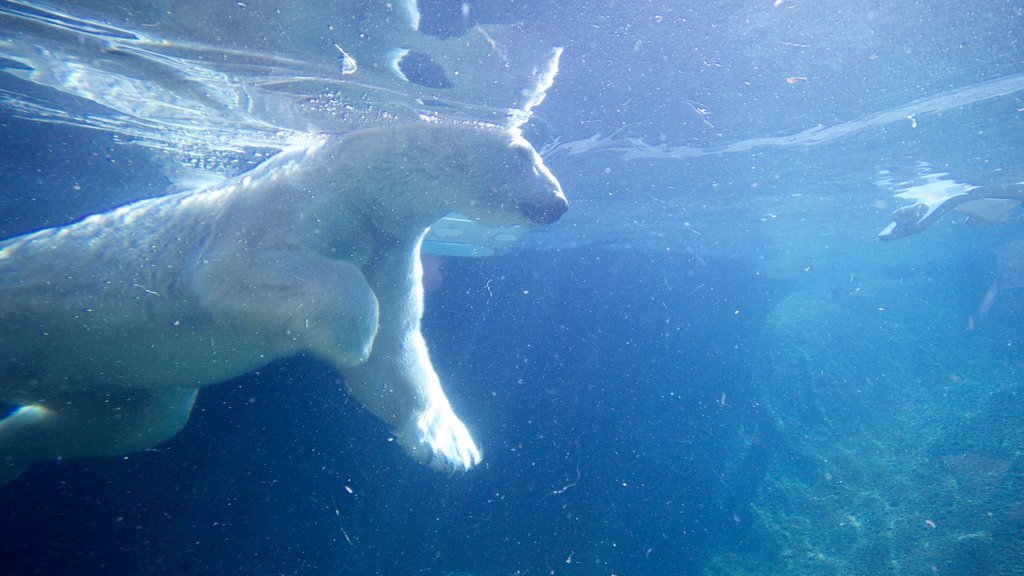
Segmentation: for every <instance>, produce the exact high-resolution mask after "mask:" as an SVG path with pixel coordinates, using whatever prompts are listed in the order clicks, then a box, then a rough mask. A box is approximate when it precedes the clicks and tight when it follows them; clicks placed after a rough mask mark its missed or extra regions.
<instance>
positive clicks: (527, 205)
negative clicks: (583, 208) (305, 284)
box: [439, 124, 568, 226]
mask: <svg viewBox="0 0 1024 576" xmlns="http://www.w3.org/2000/svg"><path fill="white" fill-rule="evenodd" d="M449 129H450V130H451V131H452V134H451V136H454V140H449V141H447V142H439V146H444V147H446V148H447V150H446V151H445V153H444V156H445V159H444V163H443V164H442V167H444V168H446V171H447V174H446V175H445V176H444V177H442V178H440V179H439V180H440V181H443V182H444V185H445V186H446V187H447V188H448V190H447V195H448V196H449V199H448V200H449V202H450V205H449V208H450V209H451V210H452V211H456V212H459V213H461V214H463V215H466V216H469V217H471V218H475V219H478V220H480V221H482V222H484V223H486V224H492V225H499V226H508V225H520V226H535V225H541V224H550V223H552V222H554V221H556V220H558V219H559V218H560V217H561V216H562V214H563V213H565V211H566V209H567V208H568V203H567V202H566V199H565V196H564V195H563V193H562V187H561V186H560V185H559V183H558V180H556V179H555V177H554V176H553V175H552V174H551V171H550V170H548V167H547V166H545V165H544V160H543V159H541V157H540V154H538V153H537V151H536V150H534V148H533V146H531V145H530V143H529V142H527V141H526V139H525V138H523V137H522V136H521V135H520V134H519V133H518V131H512V130H507V129H504V128H500V127H496V126H489V125H479V124H466V125H458V126H454V127H449ZM445 140H448V137H447V136H445Z"/></svg>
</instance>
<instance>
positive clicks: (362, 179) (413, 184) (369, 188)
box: [329, 121, 568, 231]
mask: <svg viewBox="0 0 1024 576" xmlns="http://www.w3.org/2000/svg"><path fill="white" fill-rule="evenodd" d="M338 146H339V147H338V149H337V150H336V152H332V154H331V156H332V157H335V158H336V159H337V161H336V162H335V163H334V167H333V170H332V174H330V175H329V180H330V181H334V182H339V183H345V184H346V185H347V188H348V190H353V189H355V190H359V194H358V196H359V197H360V199H361V201H364V202H366V203H367V204H369V205H368V206H366V207H365V208H366V212H367V213H368V214H370V218H371V220H372V221H373V222H374V223H375V225H376V226H377V227H378V228H380V229H383V230H391V231H393V230H397V229H410V228H420V229H423V228H426V227H427V226H430V225H431V224H433V223H434V222H436V221H437V220H438V219H440V218H441V217H443V216H445V215H447V214H450V213H452V212H458V213H460V214H462V215H464V216H467V217H469V218H473V219H476V220H480V221H481V222H482V223H484V224H490V225H493V226H512V225H519V226H536V225H541V224H550V223H551V222H554V221H555V220H558V218H559V217H560V216H561V215H562V214H563V213H564V212H565V211H566V209H567V208H568V204H567V203H566V200H565V196H564V195H563V194H562V188H561V186H560V185H559V184H558V180H556V179H555V177H554V176H552V175H551V171H549V170H548V168H547V166H545V165H544V161H543V160H542V159H541V157H540V155H539V154H538V153H537V151H536V150H534V149H533V146H531V145H530V143H529V142H527V141H526V140H525V139H524V138H523V137H522V136H521V135H520V134H519V133H518V131H516V130H509V129H506V128H502V127H499V126H494V125H488V124H481V123H470V122H455V121H444V122H441V121H438V122H426V121H424V122H417V123H413V124H401V125H388V126H384V127H380V128H374V129H369V130H364V131H361V132H356V133H352V134H350V135H348V136H346V137H345V138H344V139H343V140H341V141H339V143H338ZM348 198H349V201H352V197H351V196H349V197H348Z"/></svg>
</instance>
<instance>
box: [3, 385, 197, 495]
mask: <svg viewBox="0 0 1024 576" xmlns="http://www.w3.org/2000/svg"><path fill="white" fill-rule="evenodd" d="M90 393H91V394H90ZM195 398H196V390H195V389H183V388H174V389H171V390H145V389H140V390H135V389H110V390H104V389H92V390H89V391H83V394H82V397H77V396H76V397H72V398H63V399H61V400H60V401H57V402H46V403H38V404H32V405H29V406H22V407H20V408H18V409H17V410H15V411H14V412H13V413H12V414H11V415H10V416H8V417H7V418H4V419H3V420H0V486H2V485H4V484H6V483H8V482H10V481H12V480H14V479H15V478H17V477H18V475H19V474H21V472H22V471H23V470H24V469H25V468H26V467H27V466H29V465H30V464H32V463H34V462H41V461H45V460H55V459H59V458H83V457H104V456H121V455H124V454H129V453H131V452H136V451H139V450H143V449H145V448H150V447H152V446H155V445H157V444H159V443H161V442H163V441H165V440H168V439H170V438H171V437H173V436H174V435H175V434H177V433H178V432H179V431H180V430H181V429H182V428H183V427H184V426H185V424H186V423H187V422H188V418H189V415H190V414H191V412H192V405H193V403H194V402H195Z"/></svg>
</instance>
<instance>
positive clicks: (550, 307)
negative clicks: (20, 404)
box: [0, 0, 1024, 576]
mask: <svg viewBox="0 0 1024 576" xmlns="http://www.w3.org/2000/svg"><path fill="white" fill-rule="evenodd" d="M84 4H86V5H88V4H89V3H84ZM459 4H460V3H457V2H456V3H451V2H445V1H441V0H436V1H431V2H422V3H421V4H420V9H421V11H422V12H423V13H424V17H423V21H422V27H423V29H424V30H425V31H427V32H430V33H432V34H436V35H438V36H445V37H459V35H461V34H469V35H472V34H474V32H473V26H475V25H476V24H477V23H483V24H510V23H515V29H518V30H519V31H520V32H521V33H522V34H523V35H524V36H523V37H524V38H528V39H529V41H530V42H544V43H546V46H545V48H546V47H549V46H556V45H558V46H563V47H565V52H564V55H563V57H562V60H561V62H560V66H559V74H558V76H557V78H556V80H555V82H554V85H553V86H552V87H551V89H550V90H549V91H548V96H547V99H546V100H545V101H544V102H543V104H541V105H540V106H539V107H538V108H537V109H536V111H535V115H534V117H533V118H532V119H531V121H530V122H529V123H528V124H527V125H526V126H525V127H524V133H525V135H526V136H527V137H528V138H529V139H530V140H531V142H533V143H534V144H535V145H536V147H537V148H538V149H541V148H544V149H545V150H546V151H547V152H546V162H547V164H548V165H549V167H550V168H551V170H552V172H553V173H554V174H555V175H556V176H557V177H558V178H559V180H560V182H561V184H562V186H563V188H564V189H565V192H566V195H567V196H568V197H569V200H570V204H571V208H570V211H569V213H567V214H566V215H565V216H564V217H563V218H562V220H560V221H559V222H558V223H556V224H554V225H552V226H551V227H549V228H547V229H543V230H538V231H536V232H535V233H534V232H531V234H530V235H529V236H528V237H527V238H526V239H525V240H524V242H523V244H522V246H521V247H520V249H518V250H515V251H513V252H511V253H508V254H504V255H498V256H492V257H488V258H483V259H477V258H457V257H441V256H436V255H428V256H426V258H427V259H428V260H429V263H428V266H427V268H428V269H430V270H436V271H437V272H438V276H437V277H435V278H434V280H435V282H434V283H433V284H432V286H433V287H432V288H431V289H429V290H428V292H427V298H426V315H425V317H424V332H425V335H426V338H427V341H428V343H429V344H430V350H431V354H432V358H433V361H434V364H435V366H436V367H437V369H438V372H439V374H440V376H441V378H442V381H443V382H444V386H445V389H446V391H447V393H448V395H449V397H450V398H451V399H452V402H453V405H454V407H455V408H456V410H457V411H458V413H459V414H460V416H461V417H462V418H463V420H464V421H465V422H466V424H467V426H468V427H469V428H470V430H471V431H472V432H473V434H474V437H475V438H476V439H477V441H478V442H479V443H480V444H481V447H482V449H483V451H484V462H483V464H482V465H481V466H480V467H479V468H477V469H474V470H472V471H470V472H468V473H465V474H461V475H455V476H445V475H441V474H438V473H436V472H433V471H431V470H428V469H426V468H423V467H420V466H419V465H417V464H415V463H414V462H413V461H412V460H411V459H409V458H408V457H407V456H406V455H405V454H404V453H403V452H402V450H401V449H399V448H398V447H397V446H396V445H395V444H394V443H391V442H389V441H388V437H389V434H388V431H387V429H386V427H385V426H384V425H383V424H381V423H380V422H378V421H376V420H375V419H373V418H372V416H370V415H369V414H368V413H366V411H365V410H363V409H362V408H361V407H360V406H359V405H358V404H357V403H356V402H355V400H353V399H351V398H349V397H348V396H347V395H346V393H345V391H344V384H343V383H342V382H341V380H340V377H339V376H338V375H337V374H336V373H335V372H334V371H333V370H331V369H330V368H329V367H327V366H326V365H324V364H321V363H319V362H317V361H314V360H311V359H308V358H294V359H289V360H287V361H282V362H277V363H274V364H270V365H268V366H266V367H264V368H261V369H260V370H258V371H257V372H255V373H253V374H250V375H247V376H243V377H241V378H238V379H235V380H232V381H230V382H228V383H224V384H220V385H217V386H213V387H210V388H207V389H204V390H203V391H202V393H201V394H200V397H199V401H198V403H197V407H196V409H195V411H194V412H193V414H192V418H191V420H190V422H189V425H188V426H187V427H186V428H185V429H184V430H183V431H182V432H181V433H180V434H179V435H178V436H176V437H175V438H174V439H172V440H171V441H169V442H167V443H165V444H163V445H161V446H159V447H157V448H155V449H153V450H151V451H146V452H142V453H137V454H132V455H130V456H127V457H125V458H123V459H117V460H86V461H63V462H54V463H47V464H40V465H36V466H34V467H32V468H30V469H29V470H27V471H26V472H25V473H24V474H23V475H22V477H21V478H19V479H18V480H17V481H16V482H14V483H12V484H10V485H8V486H5V487H3V488H0V535H2V537H0V573H4V574H19V575H20V574H83V575H84V574H145V575H149V574H153V575H179V574H247V575H248V574H267V575H270V574H301V575H306V574H360V575H363V574H386V575H393V574H429V575H438V576H443V575H448V574H452V573H458V574H462V573H468V574H473V575H477V576H491V575H494V576H497V575H517V576H522V575H525V574H531V575H539V574H550V575H613V574H614V575H620V576H626V575H652V576H663V575H673V576H676V575H681V576H686V575H709V576H719V575H728V576H739V575H750V576H753V575H783V574H785V575H794V574H797V575H807V576H811V575H837V576H838V575H865V576H867V575H881V574H892V575H897V574H899V575H906V574H910V575H916V574H921V575H925V574H958V575H959V574H965V575H966V574H979V575H981V574H986V575H988V574H998V575H1007V574H1024V561H1022V560H1021V559H1022V558H1024V488H1022V486H1024V456H1022V454H1021V446H1022V445H1024V427H1022V426H1021V423H1022V422H1024V398H1022V395H1024V388H1022V385H1021V374H1022V373H1024V359H1022V357H1021V353H1020V349H1021V347H1022V346H1024V333H1022V330H1021V326H1022V319H1024V292H1022V289H1024V272H1022V270H1024V248H1021V247H1020V246H1019V245H1017V244H1014V243H1015V242H1018V241H1019V240H1021V229H1022V228H1021V226H1022V225H1024V222H1022V220H1021V212H1020V209H1017V210H1016V211H1014V212H1013V213H1011V215H1010V217H1009V219H1008V220H1007V221H1006V222H1005V223H1002V224H999V225H995V226H991V227H984V228H974V227H970V226H968V225H966V224H965V223H964V217H963V216H962V215H958V214H950V215H947V216H946V217H944V218H942V219H941V220H940V221H939V222H937V223H936V224H935V225H933V226H931V227H930V228H928V229H927V230H925V231H924V232H922V233H921V234H918V235H915V236H911V237H909V238H905V239H901V240H896V241H893V242H881V241H880V240H878V239H877V238H876V235H877V234H878V232H879V231H881V230H882V228H884V227H885V226H886V225H887V224H888V223H889V222H890V214H891V213H892V211H893V210H894V209H895V208H897V207H899V206H902V205H905V204H910V203H912V201H910V200H906V199H903V198H896V197H894V194H895V193H897V192H901V191H905V190H907V189H910V188H912V187H914V186H922V185H924V184H925V183H927V182H928V181H929V179H933V180H934V179H935V178H939V179H940V180H942V181H945V182H949V181H955V182H960V183H969V184H971V185H975V186H984V185H989V184H1009V183H1013V182H1020V181H1024V162H1022V158H1024V156H1022V154H1021V149H1022V147H1024V136H1022V135H1024V79H1022V78H1024V77H1022V75H1024V47H1022V46H1021V45H1020V43H1019V42H1020V41H1019V37H1020V32H1021V31H1022V30H1024V12H1022V10H1021V8H1020V7H1019V6H1018V5H1016V4H1015V3H1013V2H983V3H975V4H970V5H968V4H963V3H955V2H931V3H907V2H886V1H877V2H867V3H861V4H856V5H848V4H843V5H836V4H835V3H821V2H813V3H812V2H800V1H796V0H794V1H789V0H783V1H782V2H779V3H778V4H776V5H774V6H773V3H772V2H771V1H766V2H756V3H751V2H711V3H702V4H699V5H694V6H689V7H686V6H680V5H678V3H674V2H636V3H619V2H611V1H596V0H595V1H589V2H572V3H556V4H552V3H550V2H542V1H540V0H534V1H527V2H508V3H504V2H500V3H499V2H495V3H491V4H488V5H480V6H477V5H476V4H474V3H469V5H470V8H471V10H470V12H469V15H467V16H465V17H464V16H463V15H462V12H461V10H460V6H459ZM4 7H5V8H8V7H9V4H8V3H4ZM96 13H97V10H96V9H92V10H87V11H85V12H84V13H83V14H82V15H83V17H84V16H90V17H94V16H95V15H96ZM312 17H313V19H314V20H315V19H316V15H313V16H312ZM111 18H113V19H114V20H115V21H121V20H117V19H119V18H122V17H121V16H113V15H112V16H111ZM270 22H273V20H270V19H268V20H266V21H264V24H267V28H266V30H268V31H269V32H266V31H264V34H265V35H266V37H263V36H260V37H259V38H260V39H259V41H257V40H255V39H253V40H252V42H251V43H250V42H246V41H245V38H241V39H235V40H232V42H231V44H232V46H252V45H258V46H259V47H260V48H261V49H269V48H268V47H274V48H275V49H278V50H285V49H286V47H289V44H288V42H286V41H285V40H282V39H275V37H274V36H273V35H274V34H286V33H287V31H286V30H282V28H286V27H285V25H283V24H281V25H274V26H271V25H270V24H269V23H270ZM144 23H145V19H143V20H142V21H140V24H144ZM179 24H180V23H179ZM211 26H215V25H214V24H211ZM156 30H157V31H159V28H157V29H156ZM171 32H174V33H175V34H178V33H180V29H179V28H171V29H168V34H170V33H171ZM193 32H194V34H193V36H192V37H194V38H199V39H202V40H203V41H206V42H209V41H210V39H211V38H215V37H218V36H217V34H215V33H214V32H213V31H207V33H204V31H203V30H202V29H198V31H196V30H193ZM154 33H156V32H154ZM254 38H255V37H254ZM524 41H526V40H524ZM225 42H226V41H225ZM312 44H315V42H312V41H310V42H309V43H308V44H302V45H296V46H294V48H295V49H296V50H297V51H299V52H302V51H303V50H307V49H309V50H312V48H308V46H309V45H312ZM328 48H330V49H331V50H334V49H333V48H332V47H330V45H329V44H328ZM324 57H325V59H326V61H328V62H329V63H330V64H331V65H333V66H335V67H336V62H335V61H336V58H337V51H336V50H335V51H333V52H329V51H328V52H327V53H326V54H325V56H324ZM332 59H333V60H332ZM787 79H793V80H792V83H790V82H787ZM158 81H159V80H158V79H156V80H154V82H158ZM3 82H5V83H3V84H0V88H2V89H3V90H4V91H5V92H4V93H5V94H7V93H9V91H24V90H25V89H24V80H22V79H10V78H8V79H5V80H4V81H3ZM170 85H171V86H174V85H175V84H173V83H171V84H170ZM48 98H52V97H49V96H48ZM72 101H73V102H74V101H75V100H72ZM83 105H84V104H83ZM24 116H25V114H17V113H16V111H12V110H11V109H10V108H5V111H4V116H3V117H2V126H3V129H2V130H0V149H2V150H4V154H3V157H2V158H0V174H2V175H3V177H2V179H0V237H2V238H6V237H10V236H14V235H17V234H21V233H24V232H27V231H31V230H35V229H38V228H41V227H45V226H55V225H60V224H64V223H67V222H70V221H73V220H75V219H77V218H80V217H81V216H84V215H86V214H90V213H93V212H97V211H101V210H106V209H109V208H112V207H114V206H117V205H120V204H122V203H124V202H127V201H129V200H132V199H137V198H142V197H147V196H155V195H159V194H161V193H163V190H164V188H165V187H166V185H167V179H166V178H165V176H164V168H165V163H164V162H163V160H161V157H160V155H159V154H157V153H154V152H152V151H151V149H150V147H146V146H135V145H131V144H125V143H121V142H120V140H121V139H126V140H131V138H127V137H124V138H118V137H116V136H115V135H114V134H112V133H111V132H110V131H104V130H96V129H94V128H95V126H93V127H92V128H85V127H82V126H81V124H82V123H81V122H79V123H75V122H69V123H60V124H52V123H42V122H39V121H38V118H37V119H32V118H27V119H26V118H25V117H24ZM282 118H283V117H281V116H278V117H276V118H275V119H276V120H279V121H280V122H279V123H280V124H281V125H285V124H287V122H286V121H285V120H284V119H282ZM361 121H362V120H361ZM69 124H74V125H69ZM86 124H87V123H86ZM122 136H123V135H122ZM145 136H146V135H145V134H143V135H142V136H139V134H137V133H132V138H140V139H144V138H145ZM592 137H599V138H600V139H603V140H601V141H602V142H604V143H605V144H604V145H600V146H589V147H587V146H582V147H579V146H581V145H579V143H580V142H582V141H585V140H586V139H589V138H592ZM257 140H258V142H257ZM253 141H254V144H253V145H252V146H251V147H249V148H245V150H243V151H242V152H243V153H249V154H250V156H247V157H245V156H244V154H243V158H242V159H241V160H232V161H234V162H236V163H239V164H241V165H251V164H252V163H253V162H254V161H255V160H254V158H255V157H254V156H251V154H252V150H255V149H257V148H259V147H260V146H270V145H271V144H272V142H271V139H270V138H264V139H258V138H254V139H253ZM573 143H577V146H578V147H577V148H573V146H572V145H573ZM218 158H219V157H218Z"/></svg>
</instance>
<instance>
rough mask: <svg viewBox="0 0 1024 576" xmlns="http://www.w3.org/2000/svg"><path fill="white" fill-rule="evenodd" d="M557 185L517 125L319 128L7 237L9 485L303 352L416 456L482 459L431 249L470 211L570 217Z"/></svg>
mask: <svg viewBox="0 0 1024 576" xmlns="http://www.w3.org/2000/svg"><path fill="white" fill-rule="evenodd" d="M564 209H565V198H564V197H563V196H562V193H561V189H560V188H559V186H558V182H557V181H556V180H555V179H554V177H552V176H551V174H550V172H548V170H547V168H546V167H545V166H544V165H543V162H542V161H541V159H540V157H539V155H537V153H536V152H535V151H534V150H533V148H532V147H530V145H529V144H528V143H526V142H525V141H524V140H522V138H520V137H519V136H518V134H516V133H513V132H509V131H505V130H501V129H497V128H494V127H489V126H479V125H470V124H427V123H422V124H415V125H405V126H388V127H384V128H377V129H372V130H367V131H363V132H358V133H355V134H351V135H348V136H346V137H344V138H334V137H325V138H322V139H319V140H317V141H316V142H314V143H313V144H311V145H308V146H305V147H301V148H296V149H294V150H288V151H285V152H282V153H281V154H279V155H277V156H275V157H274V158H273V159H271V160H269V161H268V162H266V163H265V164H263V165H261V166H259V167H257V168H256V169H254V170H253V171H251V172H250V173H247V174H245V175H242V176H241V177H238V178H235V179H233V180H230V181H228V182H225V183H224V184H222V185H220V186H218V187H216V188H213V189H210V190H206V191H202V192H190V193H183V194H177V195H173V196H168V197H164V198H157V199H152V200H144V201H141V202H137V203H134V204H130V205H128V206H125V207H122V208H119V209H117V210H114V211H112V212H108V213H105V214H100V215H96V216H91V217H89V218H86V219H85V220H83V221H81V222H78V223H76V224H71V225H69V226H65V227H63V228H55V229H50V230H43V231H40V232H37V233H34V234H29V235H26V236H22V237H19V238H14V239H12V240H8V241H7V242H4V243H2V244H0V400H2V401H5V402H9V403H12V404H15V405H18V406H22V407H23V408H21V409H19V410H17V411H15V412H14V413H12V414H11V415H10V416H9V417H7V418H6V419H4V420H2V421H0V458H2V460H0V483H2V482H4V481H9V480H11V479H13V478H15V477H16V476H17V475H18V474H19V473H20V472H21V470H22V469H24V467H25V466H27V465H29V464H31V463H32V462H36V461H40V460H45V459H52V458H61V457H64V458H67V457H88V456H113V455H120V454H125V453H128V452H131V451H136V450H140V449H144V448H147V447H150V446H153V445H156V444H158V443H160V442H162V441H164V440H167V439H168V438H170V437H172V436H174V435H175V434H176V433H177V432H178V431H179V430H180V429H181V428H182V427H183V426H184V425H185V423H186V422H187V420H188V417H189V413H190V411H191V408H192V404H193V402H194V400H195V396H196V392H197V390H198V389H199V388H200V387H202V386H206V385H209V384H215V383H217V382H221V381H224V380H227V379H229V378H232V377H235V376H238V375H241V374H244V373H246V372H248V371H251V370H253V369H255V368H257V367H259V366H261V365H264V364H266V363H268V362H270V361H272V360H275V359H277V358H282V357H286V356H289V355H293V354H296V353H300V352H306V353H311V354H314V355H316V356H319V357H321V358H323V359H325V360H327V361H329V362H330V363H332V364H333V365H334V366H335V367H337V368H338V369H339V370H340V371H341V372H342V373H343V374H344V375H345V380H346V383H347V384H348V387H349V389H350V391H351V392H352V394H353V395H354V396H355V397H356V398H357V399H359V401H360V402H362V403H363V404H364V405H365V406H366V407H367V408H368V409H369V410H370V411H371V412H373V413H374V414H376V415H377V416H378V417H380V418H381V419H383V420H384V421H385V422H387V423H388V424H389V425H390V426H391V427H392V428H393V429H394V430H395V433H396V435H397V438H398V440H399V441H400V442H401V444H402V445H403V446H404V447H405V448H406V449H407V450H408V451H409V452H410V453H412V454H413V455H414V456H415V457H416V458H417V459H418V460H420V461H421V462H425V463H428V464H431V465H432V466H434V467H437V468H439V469H449V470H451V469H468V468H470V467H472V466H474V465H475V464H477V463H478V462H479V461H480V451H479V450H478V449H477V447H476V445H475V443H474V442H473V439H472V437H471V436H470V434H469V432H468V431H467V430H466V427H465V425H464V424H463V423H462V421H461V420H459V418H458V417H456V415H455V413H454V412H453V411H452V408H451V405H450V404H449V402H448V399H447V397H446V396H445V394H444V391H443V390H442V388H441V383H440V381H439V379H438V377H437V374H436V373H435V371H434V368H433V366H432V365H431V363H430V357H429V355H428V353H427V347H426V343H425V342H424V340H423V336H422V334H421V333H420V317H421V316H422V312H423V290H422V282H421V276H422V269H421V266H420V260H419V248H420V243H421V241H422V238H423V235H424V234H425V232H426V230H427V227H428V226H429V225H430V224H431V223H433V222H435V221H436V220H437V219H438V218H440V217H441V216H444V215H445V214H447V213H449V212H452V211H458V212H460V213H463V214H467V215H469V216H472V217H478V218H480V219H482V220H486V221H488V222H489V223H493V224H497V225H513V224H521V225H529V224H534V223H546V222H550V221H553V220H554V219H557V217H558V216H559V215H560V214H561V213H562V211H564Z"/></svg>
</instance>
